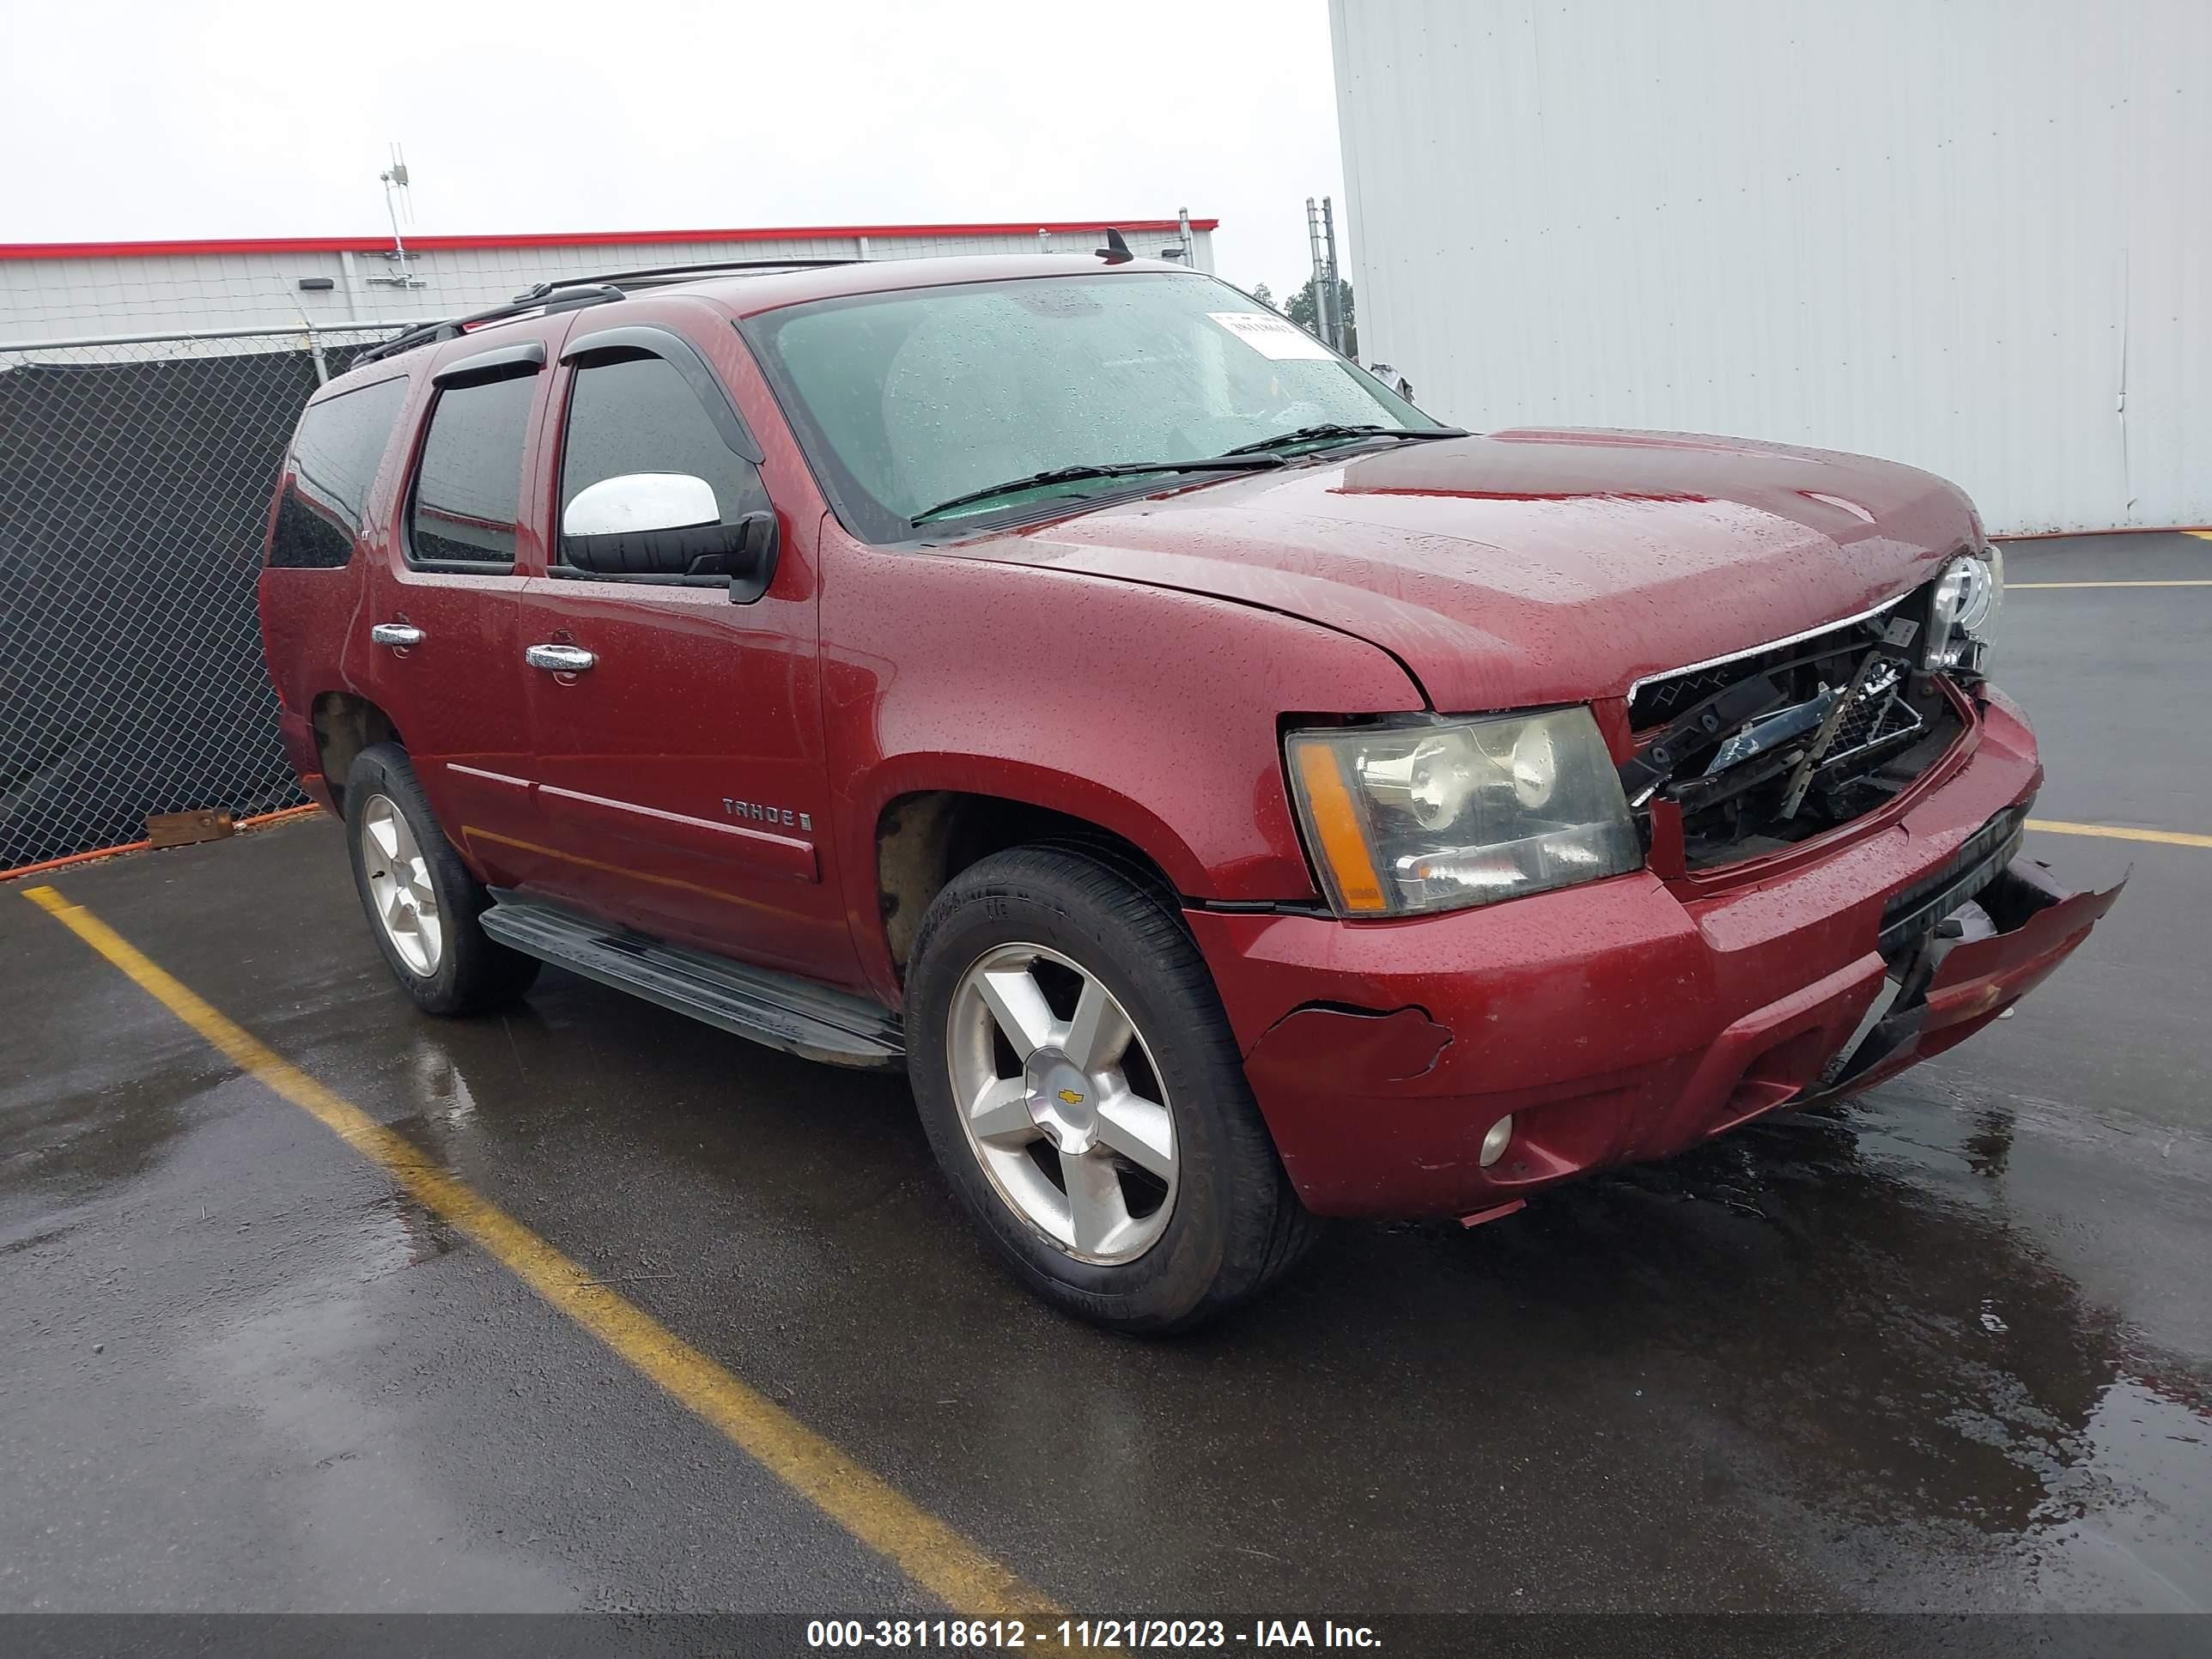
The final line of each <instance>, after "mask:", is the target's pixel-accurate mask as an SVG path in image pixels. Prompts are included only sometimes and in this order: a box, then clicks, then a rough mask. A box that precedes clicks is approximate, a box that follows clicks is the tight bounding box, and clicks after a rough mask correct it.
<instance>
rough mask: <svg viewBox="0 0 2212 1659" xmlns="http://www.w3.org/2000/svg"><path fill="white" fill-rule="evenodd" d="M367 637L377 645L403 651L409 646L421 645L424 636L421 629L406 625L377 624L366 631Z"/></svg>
mask: <svg viewBox="0 0 2212 1659" xmlns="http://www.w3.org/2000/svg"><path fill="white" fill-rule="evenodd" d="M368 637H369V638H370V639H372V640H374V641H376V643H377V644H379V645H389V646H392V647H395V648H397V649H398V650H401V651H404V650H405V649H406V648H407V647H409V646H410V645H420V644H422V641H423V639H424V637H425V635H423V632H422V629H419V628H416V627H415V626H413V625H412V624H410V623H377V624H376V626H375V627H374V628H372V629H369V630H368Z"/></svg>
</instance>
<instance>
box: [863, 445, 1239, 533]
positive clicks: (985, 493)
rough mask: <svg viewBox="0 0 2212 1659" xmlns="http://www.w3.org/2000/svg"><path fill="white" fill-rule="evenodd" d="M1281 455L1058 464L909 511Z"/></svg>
mask: <svg viewBox="0 0 2212 1659" xmlns="http://www.w3.org/2000/svg"><path fill="white" fill-rule="evenodd" d="M1280 465H1283V461H1282V458H1281V457H1280V456H1279V455H1262V454H1260V453H1256V452H1255V453H1250V454H1246V453H1241V452H1239V451H1237V450H1231V451H1230V452H1229V453H1228V454H1226V455H1211V456H1207V457H1206V458H1204V459H1200V460H1194V461H1115V462H1111V463H1107V464H1103V465H1096V466H1054V467H1048V468H1047V469H1046V470H1045V471H1042V472H1032V473H1030V475H1029V477H1026V478H1009V479H1007V480H1006V483H994V484H989V485H987V486H985V487H984V488H983V489H971V490H969V492H968V493H967V494H966V495H955V496H954V497H953V498H952V499H951V501H939V502H938V504H937V505H936V506H935V507H924V508H922V509H921V512H919V513H910V514H908V518H907V522H908V524H921V523H924V522H926V521H927V520H931V519H933V518H935V517H937V515H938V514H939V513H950V512H951V510H952V509H953V508H954V507H970V506H973V505H974V504H975V502H977V501H989V500H990V499H991V497H992V496H994V495H1012V494H1013V493H1014V492H1015V491H1016V490H1019V489H1036V488H1037V487H1038V486H1039V485H1042V484H1056V483H1078V482H1079V481H1080V480H1082V479H1085V478H1135V477H1142V476H1143V475H1145V474H1146V473H1148V472H1250V471H1258V470H1259V469H1261V468H1263V467H1270V466H1280Z"/></svg>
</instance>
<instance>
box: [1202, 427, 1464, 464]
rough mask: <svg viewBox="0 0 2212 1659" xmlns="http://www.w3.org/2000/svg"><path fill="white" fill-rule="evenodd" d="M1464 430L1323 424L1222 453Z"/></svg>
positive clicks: (1449, 434)
mask: <svg viewBox="0 0 2212 1659" xmlns="http://www.w3.org/2000/svg"><path fill="white" fill-rule="evenodd" d="M1465 436H1467V428H1464V427H1457V426H1377V425H1375V424H1374V423H1373V422H1367V423H1364V424H1361V425H1357V426H1355V425H1351V424H1348V423H1346V422H1343V421H1323V422H1321V423H1320V424H1319V425H1318V426H1302V427H1300V428H1298V429H1297V431H1295V432H1278V433H1277V434H1276V435H1274V436H1273V437H1272V438H1255V439H1254V440H1253V441H1251V442H1250V443H1249V444H1239V445H1237V447H1236V448H1234V449H1225V450H1223V451H1222V452H1221V453H1222V454H1223V455H1224V456H1230V455H1263V454H1265V453H1267V452H1268V451H1269V450H1271V449H1282V448H1285V447H1288V446H1290V445H1291V444H1310V443H1322V442H1326V441H1328V440H1329V439H1332V438H1411V439H1414V440H1416V441H1418V440H1420V439H1424V438H1464V437H1465Z"/></svg>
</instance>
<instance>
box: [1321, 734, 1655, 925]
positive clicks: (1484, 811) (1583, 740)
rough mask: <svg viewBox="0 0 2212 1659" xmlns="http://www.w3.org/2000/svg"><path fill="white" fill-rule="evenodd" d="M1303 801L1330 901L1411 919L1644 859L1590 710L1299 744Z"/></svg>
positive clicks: (1354, 912)
mask: <svg viewBox="0 0 2212 1659" xmlns="http://www.w3.org/2000/svg"><path fill="white" fill-rule="evenodd" d="M1286 747H1287V750H1288V753H1289V760H1290V776H1291V798H1292V799H1293V800H1295V801H1296V802H1297V809H1298V818H1299V821H1300V822H1301V823H1303V824H1304V829H1305V834H1306V845H1307V846H1308V847H1309V848H1311V849H1312V851H1313V855H1314V862H1315V863H1316V865H1318V866H1320V869H1321V873H1322V881H1323V882H1324V883H1325V884H1327V886H1328V896H1329V902H1330V903H1332V904H1333V905H1334V906H1335V908H1336V910H1337V913H1338V914H1339V915H1347V916H1402V915H1415V914H1418V913H1419V912H1422V911H1427V910H1455V909H1458V908H1462V906H1466V905H1470V904H1489V903H1492V902H1494V901H1496V900H1498V899H1505V898H1517V897H1519V896H1521V895H1522V894H1523V893H1541V892H1543V891H1544V890H1547V888H1553V887H1565V886H1566V885H1568V884H1570V883H1572V882H1577V881H1595V880H1596V879H1597V878H1599V877H1601V876H1617V875H1620V874H1622V873H1624V872H1626V871H1630V870H1633V869H1635V868H1636V867H1637V866H1638V865H1640V864H1642V863H1643V862H1644V848H1643V845H1642V843H1641V842H1638V839H1637V836H1636V829H1635V826H1634V825H1633V824H1632V823H1631V822H1630V820H1629V816H1628V802H1627V799H1626V797H1624V796H1623V795H1622V793H1621V789H1620V775H1618V774H1617V773H1616V772H1615V771H1614V770H1613V757H1611V756H1610V755H1608V754H1607V752H1606V748H1605V740H1604V739H1603V738H1601V737H1600V736H1599V735H1598V730H1597V722H1596V721H1595V720H1593V719H1592V718H1591V717H1590V712H1589V709H1587V708H1555V709H1553V710H1552V711H1550V712H1549V713H1547V714H1507V715H1499V716H1495V717H1491V718H1486V719H1481V720H1427V721H1423V722H1421V723H1420V724H1418V725H1410V724H1409V725H1395V726H1328V727H1323V728H1321V729H1318V730H1314V731H1305V732H1291V734H1290V736H1289V738H1287V739H1286Z"/></svg>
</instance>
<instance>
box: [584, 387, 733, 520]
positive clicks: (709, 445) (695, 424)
mask: <svg viewBox="0 0 2212 1659" xmlns="http://www.w3.org/2000/svg"><path fill="white" fill-rule="evenodd" d="M631 472H683V473H689V474H690V476H691V477H695V478H704V479H705V480H706V481H707V482H708V484H710V485H712V486H713V488H714V505H715V506H716V507H717V508H719V509H720V517H721V521H722V522H723V523H724V524H735V523H736V522H737V521H738V520H739V519H741V518H743V517H744V515H745V514H746V513H754V512H764V511H766V510H767V509H768V506H769V500H768V492H767V491H766V489H763V486H762V484H761V480H760V472H759V471H758V470H757V468H756V467H755V466H754V465H753V464H752V463H751V462H750V461H748V460H746V459H744V457H743V456H741V455H737V454H733V453H732V452H731V449H730V447H729V445H728V443H727V442H726V441H724V439H723V437H722V435H721V432H720V430H719V429H718V428H716V426H715V424H714V417H713V416H710V415H708V412H707V410H706V408H705V406H704V405H703V404H701V403H700V401H699V397H698V394H697V393H696V392H694V391H692V389H691V386H690V382H688V381H687V380H685V379H684V374H683V371H682V370H680V369H678V368H677V367H676V365H675V364H673V363H671V362H668V361H667V360H665V358H660V357H649V356H636V357H626V358H621V359H617V361H615V362H594V363H589V364H586V366H585V367H583V368H579V369H578V370H577V371H576V374H575V381H574V386H573V387H572V389H571V390H570V392H569V393H568V439H567V441H566V444H565V447H564V448H563V450H562V459H561V511H562V514H563V516H564V517H565V515H566V514H567V513H568V503H569V502H571V501H574V500H575V499H576V496H577V494H578V493H579V492H580V491H581V490H585V489H589V488H591V486H592V485H593V484H595V483H605V481H606V480H607V479H609V478H619V477H623V475H624V474H626V473H631Z"/></svg>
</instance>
